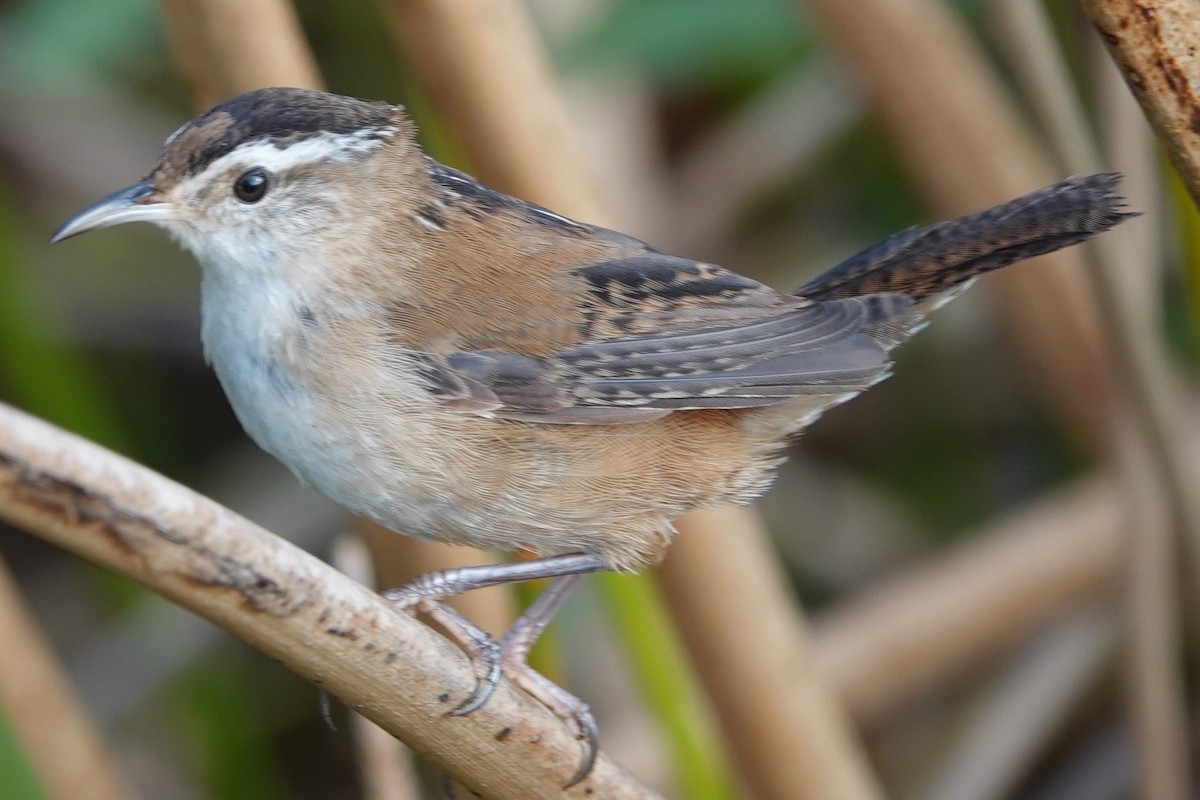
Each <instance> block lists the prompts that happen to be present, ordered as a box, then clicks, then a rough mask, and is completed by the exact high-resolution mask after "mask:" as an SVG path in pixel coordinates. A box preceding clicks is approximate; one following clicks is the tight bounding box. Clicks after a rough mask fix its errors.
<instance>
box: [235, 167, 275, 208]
mask: <svg viewBox="0 0 1200 800" xmlns="http://www.w3.org/2000/svg"><path fill="white" fill-rule="evenodd" d="M270 184H271V173H269V172H267V171H266V170H265V169H263V168H262V167H255V168H254V169H248V170H246V171H245V172H243V173H242V174H241V175H239V176H238V179H237V180H236V181H234V182H233V193H234V194H235V195H237V199H238V200H241V201H242V202H243V203H257V202H258V201H259V200H262V199H263V197H265V196H266V194H267V187H268V186H269V185H270Z"/></svg>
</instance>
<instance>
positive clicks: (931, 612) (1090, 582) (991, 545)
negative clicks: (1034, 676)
mask: <svg viewBox="0 0 1200 800" xmlns="http://www.w3.org/2000/svg"><path fill="white" fill-rule="evenodd" d="M1119 497H1120V495H1119V494H1118V493H1116V492H1114V490H1113V484H1112V481H1111V480H1109V479H1107V478H1096V479H1092V480H1091V481H1089V482H1088V483H1086V484H1084V485H1082V486H1078V487H1075V488H1073V489H1070V490H1067V491H1063V492H1061V493H1059V494H1056V495H1054V496H1052V497H1049V498H1047V499H1044V500H1040V501H1038V502H1037V503H1035V504H1033V505H1030V506H1028V507H1026V508H1024V509H1022V510H1020V511H1018V512H1016V513H1014V514H1012V515H1010V516H1008V517H1006V518H1005V519H1003V520H1000V521H998V522H995V523H992V524H989V525H987V526H986V527H985V528H984V529H982V530H979V531H976V532H974V533H973V534H971V535H970V536H968V537H965V543H964V544H963V545H961V546H959V547H958V548H956V549H954V550H952V551H951V552H949V553H947V554H945V555H943V556H941V557H939V558H938V559H936V560H934V561H930V562H927V563H923V564H920V565H918V566H916V567H914V568H912V569H910V570H908V571H907V572H905V573H903V574H901V575H899V576H897V577H895V578H892V579H890V580H888V581H885V582H881V583H879V584H877V585H875V586H874V587H872V588H870V589H868V590H866V591H865V592H863V593H862V594H860V595H858V596H856V597H854V598H852V599H850V600H849V601H846V602H844V603H843V604H842V605H840V606H839V607H837V608H836V609H834V610H833V611H831V612H829V613H828V614H826V615H824V616H822V617H821V618H820V619H819V620H818V624H817V626H816V629H815V631H814V635H813V645H814V650H815V653H816V658H817V664H818V667H819V669H820V671H821V673H822V674H823V675H825V676H826V678H827V680H829V681H830V682H832V683H833V685H834V686H835V687H836V688H837V689H838V690H839V691H840V693H841V695H842V697H843V698H844V700H845V702H846V705H847V707H848V708H849V709H850V711H851V713H852V714H853V715H854V717H855V718H856V719H857V720H859V722H860V724H863V725H867V726H870V725H872V724H874V723H877V722H880V721H882V720H883V719H884V718H886V717H887V715H888V714H890V713H893V712H895V711H896V710H897V709H898V708H899V707H900V706H901V705H903V704H904V703H905V702H907V701H912V700H914V699H915V698H917V697H919V696H920V695H921V694H922V693H925V692H928V691H931V690H933V689H936V688H937V687H939V686H943V685H945V684H946V683H947V682H948V681H951V680H953V679H954V678H955V677H957V676H961V675H963V674H965V673H966V672H968V671H969V670H971V669H973V668H975V667H977V666H979V665H980V664H983V663H986V662H987V661H988V660H989V659H992V658H995V657H996V656H998V655H1000V654H1002V653H1004V652H1006V651H1008V650H1009V649H1011V648H1012V647H1013V645H1014V644H1016V643H1018V642H1019V641H1021V640H1022V639H1024V638H1025V637H1027V636H1028V635H1029V634H1030V632H1031V631H1033V630H1035V629H1037V628H1038V627H1041V626H1042V625H1044V624H1045V623H1046V622H1047V621H1048V620H1050V619H1052V618H1054V617H1056V616H1058V615H1060V614H1061V613H1062V612H1063V610H1064V609H1067V608H1071V607H1074V606H1078V605H1082V604H1084V603H1088V602H1094V601H1095V600H1096V599H1097V598H1098V597H1101V596H1103V595H1104V594H1106V593H1110V592H1111V591H1112V590H1113V588H1114V586H1115V582H1116V577H1117V574H1118V569H1119V564H1120V559H1121V554H1122V548H1123V547H1124V539H1123V527H1122V519H1123V518H1122V514H1121V508H1122V507H1121V505H1120V502H1119Z"/></svg>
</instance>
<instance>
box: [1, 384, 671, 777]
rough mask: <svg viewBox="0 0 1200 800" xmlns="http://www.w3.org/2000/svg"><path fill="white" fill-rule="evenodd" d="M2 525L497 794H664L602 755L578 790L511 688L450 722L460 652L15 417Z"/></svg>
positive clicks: (164, 489) (552, 721)
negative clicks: (283, 670)
mask: <svg viewBox="0 0 1200 800" xmlns="http://www.w3.org/2000/svg"><path fill="white" fill-rule="evenodd" d="M0 519H4V520H5V521H7V522H9V523H11V524H12V525H15V526H16V527H18V528H21V529H23V530H26V531H28V532H30V533H33V534H35V535H37V536H40V537H41V538H43V539H46V540H47V541H49V542H52V543H54V544H56V545H58V546H60V547H62V548H64V549H66V550H69V551H71V552H73V553H76V554H78V555H80V556H83V557H84V558H87V559H89V560H90V561H93V562H95V563H97V564H100V565H102V566H105V567H107V568H108V569H111V570H113V571H115V572H118V573H120V574H122V575H125V576H127V577H129V578H132V579H133V580H136V581H138V582H139V583H141V584H142V585H144V586H146V587H147V588H149V589H151V590H153V591H155V592H158V593H159V594H162V595H163V596H165V597H167V598H168V599H170V600H173V601H174V602H176V603H178V604H180V605H182V606H184V607H186V608H188V609H190V610H192V611H194V612H195V613H197V614H199V615H201V616H203V617H204V618H206V619H208V620H209V621H211V622H213V623H215V624H217V625H219V626H220V627H222V628H224V629H225V630H227V631H229V632H230V633H232V634H234V635H235V636H238V637H239V638H241V639H243V640H244V641H246V642H247V643H249V644H250V645H252V646H254V647H255V648H257V649H259V650H261V651H262V652H263V653H266V654H267V655H269V656H271V657H272V658H276V659H278V660H279V661H280V662H282V663H283V664H284V665H286V666H287V667H288V668H290V669H292V670H293V671H295V672H296V673H298V674H299V675H301V676H303V677H304V678H306V679H308V680H310V681H312V682H313V683H315V684H316V685H318V686H321V687H322V688H324V689H326V690H327V691H329V692H330V693H331V694H333V695H334V696H336V697H338V698H340V699H341V700H342V701H343V702H344V703H346V704H347V705H348V706H350V707H351V708H353V709H354V710H355V711H357V712H359V713H361V714H362V715H363V716H365V717H367V718H368V719H370V720H372V721H374V722H375V723H376V724H378V725H379V726H380V727H382V728H383V729H384V730H386V731H388V732H389V733H391V734H392V735H393V736H395V737H397V738H399V739H401V740H402V741H404V742H405V743H407V744H408V745H409V746H410V747H412V748H413V749H414V750H415V751H417V752H419V753H421V754H423V755H424V756H425V757H427V758H429V759H430V760H431V761H432V762H433V763H435V764H437V765H438V766H439V767H440V768H442V769H445V770H446V771H448V772H450V773H451V774H453V775H454V776H455V777H456V778H458V779H459V780H461V781H463V783H465V784H466V785H468V786H470V787H472V788H473V789H475V790H477V791H479V792H480V793H482V794H483V795H484V796H487V797H496V798H505V797H511V798H534V797H547V798H551V797H552V798H561V797H628V798H635V797H638V798H642V797H653V796H654V795H653V793H651V792H650V791H649V790H647V789H645V788H644V787H641V786H639V785H638V784H637V783H636V781H634V780H633V779H632V778H631V777H630V776H628V775H627V774H626V773H624V772H623V771H621V770H620V768H619V767H617V766H615V765H614V764H613V763H612V761H610V760H609V759H608V758H607V757H606V756H604V755H603V754H601V756H600V760H599V762H598V763H597V765H596V769H595V770H594V771H593V772H592V773H591V775H590V776H589V777H588V779H587V780H585V781H584V782H582V783H580V784H578V785H576V786H574V787H572V788H571V789H570V790H567V791H564V790H563V789H562V788H561V787H562V784H563V782H564V781H565V780H566V779H567V777H568V776H570V774H571V773H572V772H573V771H574V769H575V768H576V766H577V765H578V762H579V758H580V744H579V742H577V741H576V740H575V739H574V738H573V737H572V736H571V734H570V733H569V732H568V730H567V729H566V727H565V726H564V725H563V724H562V722H561V720H559V719H558V718H557V717H555V716H554V715H553V714H551V713H550V712H549V711H548V710H547V709H545V708H544V707H542V706H540V705H539V704H537V703H535V702H534V701H532V700H531V699H530V698H529V697H528V696H526V695H525V694H524V693H522V692H520V691H518V690H516V689H514V688H512V687H511V686H510V685H508V684H507V683H505V682H502V683H501V685H500V686H499V687H498V688H497V691H496V694H495V695H494V696H493V698H492V699H491V701H490V702H489V703H487V704H486V705H485V706H484V707H483V708H481V709H479V710H478V711H476V712H475V713H473V714H471V715H470V716H468V717H447V716H446V715H445V712H446V711H447V710H449V709H450V708H453V706H454V704H455V702H456V701H458V700H461V699H462V697H463V696H464V695H465V694H466V693H468V692H469V691H470V689H471V687H472V686H474V683H475V679H474V676H473V674H472V671H471V668H470V666H469V664H468V663H467V660H466V658H465V657H464V655H463V654H462V653H461V651H459V650H458V649H457V648H456V647H454V646H453V645H452V644H450V642H448V641H447V640H446V639H444V638H442V637H441V636H438V635H437V634H436V633H434V632H433V631H431V630H430V629H429V628H427V627H426V626H424V625H422V624H420V623H419V622H417V621H416V620H415V619H412V618H411V617H408V616H406V615H404V614H399V613H396V611H395V610H394V609H393V608H391V607H390V606H389V605H388V603H387V602H386V601H384V600H383V599H382V598H381V597H380V596H379V595H377V594H375V593H374V592H372V591H370V590H368V589H367V588H365V587H364V586H362V585H361V584H359V583H356V582H355V581H353V580H351V579H349V578H347V577H346V576H345V575H343V574H341V573H340V572H338V571H337V570H334V569H333V568H331V567H329V566H328V565H326V564H324V563H323V562H321V561H319V560H317V559H316V558H313V557H312V556H310V555H308V554H307V553H305V552H304V551H302V550H300V549H298V548H296V547H294V546H293V545H291V544H288V543H287V542H285V541H284V540H282V539H280V538H278V537H276V536H274V535H272V534H270V533H268V532H267V531H265V530H263V529H262V528H259V527H258V526H256V525H254V524H253V523H251V522H249V521H247V520H245V519H243V518H241V517H239V516H237V515H236V514H234V513H233V512H231V511H229V510H228V509H226V508H224V507H222V506H220V505H218V504H216V503H214V502H212V501H211V500H208V499H207V498H205V497H202V496H200V495H197V494H195V493H194V492H191V491H190V490H188V489H186V488H184V487H183V486H180V485H179V484H176V483H174V482H172V481H170V480H167V479H166V478H164V477H162V476H161V475H158V474H156V473H154V472H152V471H150V470H148V469H146V468H144V467H141V466H139V465H137V464H135V463H133V462H131V461H128V460H126V459H124V458H122V457H120V456H117V455H116V454H114V453H111V452H109V451H107V450H105V449H103V448H101V447H99V446H97V445H94V444H92V443H90V442H87V441H85V440H83V439H80V438H78V437H76V436H73V435H71V434H68V433H66V432H64V431H62V430H59V429H57V428H54V427H53V426H51V425H49V424H47V423H45V422H41V421H39V420H37V419H34V418H33V417H30V416H28V415H26V414H23V413H21V412H19V411H16V410H14V409H12V408H9V407H7V406H0ZM85 795H87V796H91V794H90V793H87V792H85Z"/></svg>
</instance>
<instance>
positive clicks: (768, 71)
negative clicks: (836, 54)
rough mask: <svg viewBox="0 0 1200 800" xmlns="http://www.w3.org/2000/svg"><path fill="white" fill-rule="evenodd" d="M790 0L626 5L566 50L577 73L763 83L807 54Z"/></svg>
mask: <svg viewBox="0 0 1200 800" xmlns="http://www.w3.org/2000/svg"><path fill="white" fill-rule="evenodd" d="M806 50H807V47H806V37H805V36H804V34H803V32H802V30H801V25H800V20H799V18H798V17H797V12H796V9H795V4H794V3H790V2H787V0H623V1H622V2H615V3H612V4H611V6H610V8H609V10H608V12H607V14H606V15H605V16H604V17H603V18H602V19H601V20H600V21H599V23H598V24H596V25H594V26H592V27H590V28H588V29H586V30H585V31H583V32H582V33H581V35H580V36H579V37H578V38H576V39H575V40H574V41H572V42H569V43H568V44H567V46H566V47H565V48H564V50H563V53H562V56H563V60H564V61H565V63H566V64H567V65H568V66H570V67H572V68H575V69H586V68H596V67H601V68H613V67H618V68H619V67H625V66H633V67H635V68H637V69H638V70H640V71H641V72H642V73H643V74H645V75H646V76H648V77H650V78H651V79H652V80H654V81H656V82H658V83H659V84H662V85H666V86H671V87H699V86H703V85H705V84H709V83H719V84H729V83H737V84H740V83H756V82H759V81H762V80H764V79H766V78H767V77H769V76H770V75H772V74H774V73H776V72H778V71H779V70H780V69H782V68H783V67H785V66H787V65H788V64H790V63H792V62H793V61H795V60H796V59H797V58H799V57H800V56H801V55H802V54H803V53H804V52H806Z"/></svg>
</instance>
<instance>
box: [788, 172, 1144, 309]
mask: <svg viewBox="0 0 1200 800" xmlns="http://www.w3.org/2000/svg"><path fill="white" fill-rule="evenodd" d="M1120 179H1121V175H1120V173H1116V172H1107V173H1100V174H1096V175H1087V176H1084V177H1077V178H1068V179H1067V180H1064V181H1061V182H1059V183H1056V184H1054V185H1053V186H1047V187H1046V188H1045V189H1039V190H1038V191H1036V192H1031V193H1029V194H1027V195H1024V196H1022V197H1018V198H1017V199H1015V200H1010V201H1009V202H1007V203H1004V204H1002V205H998V206H995V207H993V208H989V209H987V210H985V211H980V212H978V213H975V214H970V215H968V216H965V217H959V218H958V219H953V220H948V221H946V222H938V223H935V224H933V225H927V226H924V227H918V228H909V229H908V230H904V231H901V232H900V233H897V234H895V235H893V236H889V237H888V238H887V239H885V240H883V241H882V242H880V243H879V244H877V245H875V246H874V247H871V248H869V249H867V250H864V251H862V252H861V253H859V254H858V255H856V256H853V257H851V258H849V259H847V260H846V261H843V262H842V263H841V264H838V265H837V266H836V267H834V268H833V269H831V270H829V271H828V272H825V273H824V274H822V275H820V276H818V277H817V278H814V279H813V280H811V281H809V282H808V283H806V284H805V285H804V286H802V287H801V288H800V289H799V290H797V292H796V294H798V295H800V296H802V297H807V298H811V299H813V300H830V299H834V298H840V297H858V296H860V295H867V294H877V293H893V294H900V295H905V296H907V297H909V298H912V300H914V301H920V300H922V299H924V298H928V297H931V296H933V295H937V294H940V293H942V292H945V291H947V290H949V289H952V288H953V287H954V286H956V285H957V284H960V283H963V282H964V281H967V280H970V279H971V278H973V277H974V276H976V275H979V274H980V273H983V272H989V271H991V270H994V269H1000V268H1001V267H1006V266H1008V265H1009V264H1012V263H1014V262H1016V261H1021V260H1022V259H1026V258H1032V257H1033V256H1038V255H1042V254H1043V253H1049V252H1052V251H1054V250H1058V249H1059V248H1060V247H1067V246H1068V245H1072V244H1077V243H1079V242H1082V241H1085V240H1087V239H1090V238H1091V237H1093V236H1095V235H1096V234H1098V233H1102V232H1103V231H1106V230H1108V229H1109V228H1111V227H1113V226H1114V225H1116V224H1117V223H1119V222H1121V221H1122V220H1124V219H1127V218H1129V217H1134V216H1137V214H1136V213H1131V212H1127V211H1124V210H1122V209H1123V207H1124V205H1125V201H1124V198H1122V197H1120V196H1118V195H1115V194H1113V190H1114V189H1115V188H1116V185H1117V183H1118V182H1119V181H1120ZM920 305H926V304H924V303H922V304H920Z"/></svg>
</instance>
